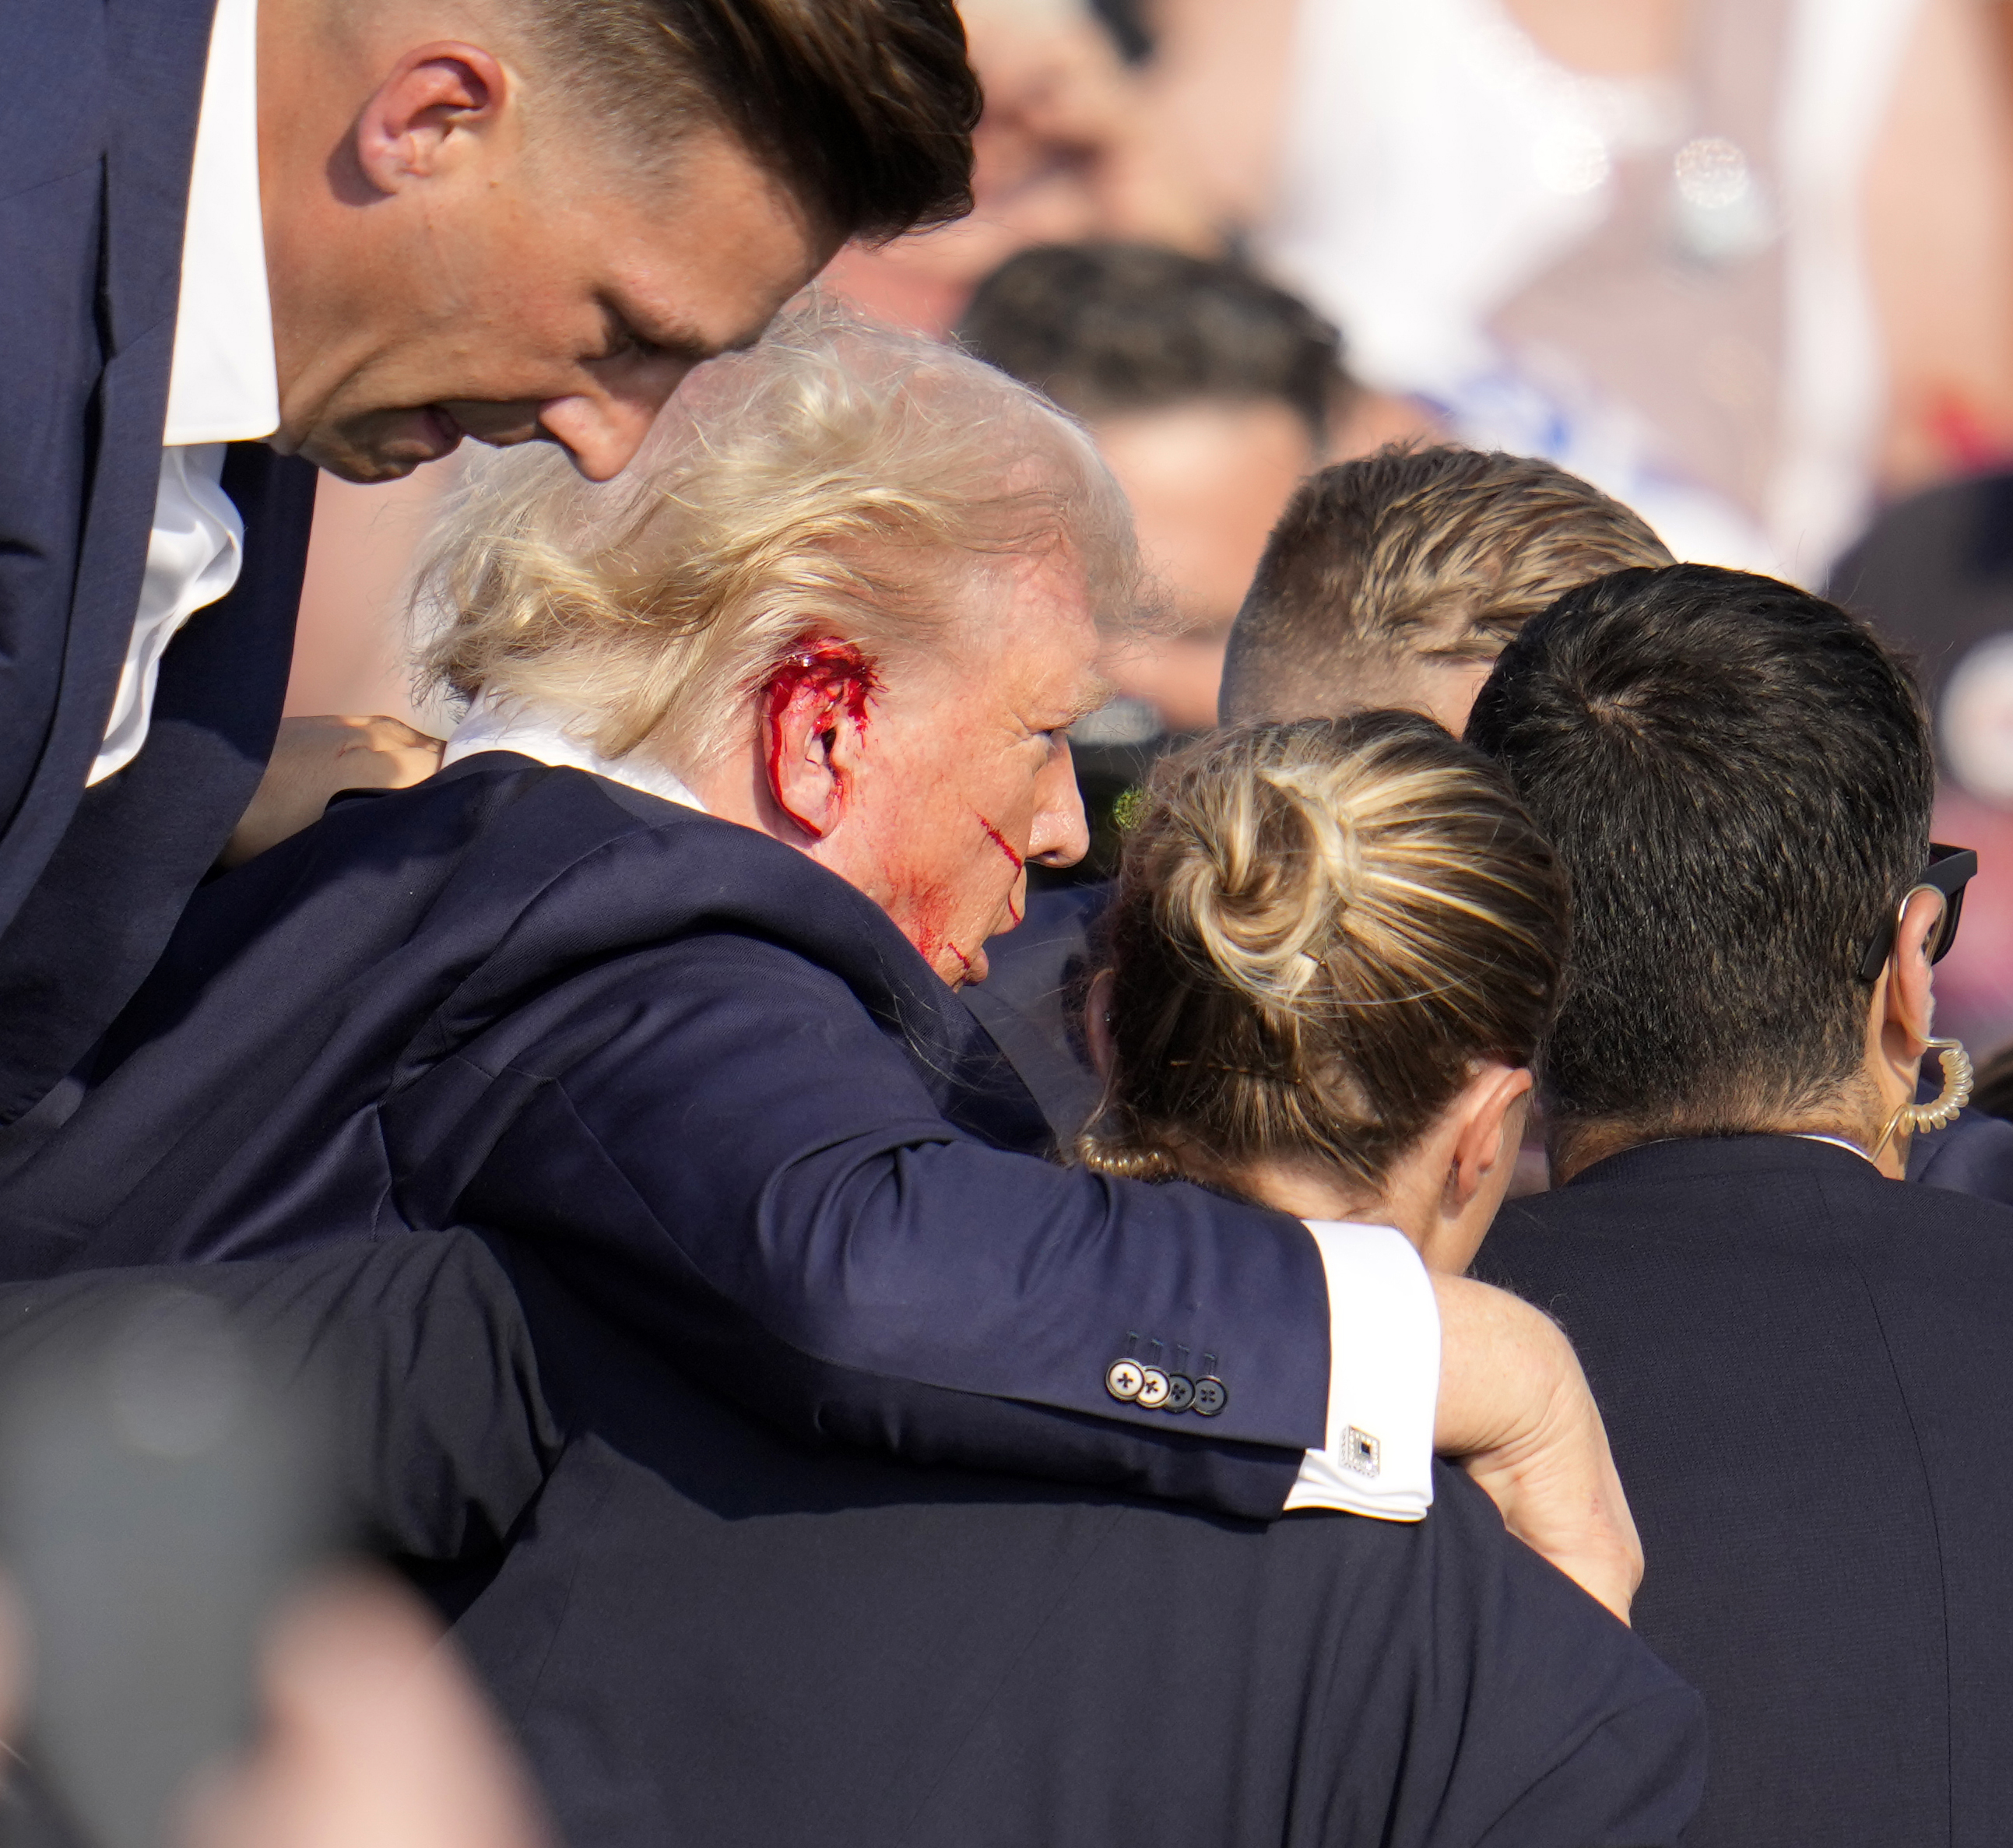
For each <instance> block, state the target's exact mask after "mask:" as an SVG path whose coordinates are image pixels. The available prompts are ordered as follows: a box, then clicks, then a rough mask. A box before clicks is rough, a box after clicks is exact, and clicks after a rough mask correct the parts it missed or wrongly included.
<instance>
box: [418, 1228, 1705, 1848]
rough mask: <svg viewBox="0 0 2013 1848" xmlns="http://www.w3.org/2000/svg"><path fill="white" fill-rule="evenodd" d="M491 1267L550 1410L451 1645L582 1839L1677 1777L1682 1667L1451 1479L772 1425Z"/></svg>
mask: <svg viewBox="0 0 2013 1848" xmlns="http://www.w3.org/2000/svg"><path fill="white" fill-rule="evenodd" d="M545 1255H547V1256H549V1255H550V1248H549V1247H548V1248H547V1251H546V1254H545ZM515 1269H516V1271H517V1278H518V1282H519V1285H520V1290H521V1292H522V1295H523V1297H524V1302H525V1303H526V1306H527V1312H528V1314H530V1316H531V1324H532V1328H533V1332H534V1336H535V1341H536V1343H537V1346H538V1351H539V1353H540V1354H541V1356H542V1357H543V1358H544V1361H545V1370H546V1379H547V1384H548V1387H549V1390H550V1391H551V1392H552V1395H553V1398H554V1402H555V1404H556V1406H557V1407H558V1408H559V1409H560V1411H561V1413H562V1415H563V1417H564V1418H565V1421H566V1422H567V1425H568V1426H569V1428H570V1429H571V1430H572V1431H573V1432H574V1434H575V1435H574V1439H573V1441H572V1442H571V1443H570V1446H569V1447H568V1449H567V1453H566V1455H565V1457H564V1458H563V1460H562V1461H561V1463H560V1466H559V1468H558V1470H557V1471H556V1474H554V1476H553V1478H552V1482H551V1483H550V1484H549V1486H548V1487H547V1489H546V1490H545V1494H544V1496H543V1497H542V1499H540V1501H539V1502H538V1504H537V1506H536V1507H535V1509H534V1510H532V1513H531V1517H530V1518H529V1519H528V1521H527V1522H526V1523H525V1525H524V1528H522V1529H521V1531H520V1534H519V1535H518V1537H517V1542H516V1544H515V1545H514V1546H513V1548H512V1549H511V1551H510V1557H509V1558H508V1559H507V1560H506V1562H505V1563H504V1565H503V1567H502V1571H501V1573H500V1574H499V1575H498V1576H497V1577H496V1578H495V1580H494V1581H493V1582H492V1583H491V1584H490V1585H489V1586H488V1589H486V1590H485V1591H484V1592H483V1593H482V1595H481V1596H480V1597H479V1598H477V1600H475V1602H474V1604H473V1605H472V1606H471V1607H470V1608H469V1610H467V1614H466V1615H465V1617H463V1621H462V1622H461V1623H460V1625H459V1627H458V1629H457V1632H456V1640H457V1641H458V1642H459V1643H460V1645H461V1646H462V1647H463V1650H465V1651H466V1652H467V1653H468V1655H469V1657H470V1659H471V1660H473V1661H474V1664H475V1665H476V1666H477V1668H478V1669H479V1670H480V1671H481V1673H482V1675H484V1678H485V1680H486V1682H487V1683H488V1686H489V1688H490V1690H491V1692H492V1694H493V1696H495V1699H496V1700H497V1701H498V1702H499V1705H500V1706H501V1707H502V1710H503V1711H504V1712H505V1714H506V1715H507V1716H508V1717H509V1718H510V1721H511V1722H512V1723H513V1725H514V1726H515V1727H516V1728H517V1732H518V1735H519V1736H520V1739H522V1741H523V1742H524V1745H525V1746H526V1749H527V1753H528V1755H529V1757H530V1759H531V1764H532V1766H533V1768H534V1769H535V1771H536V1772H537V1774H538V1778H539V1779H540V1782H542V1785H543V1786H544V1789H545V1793H546V1795H547V1797H548V1799H549V1801H550V1803H551V1804H552V1808H553V1810H554V1813H555V1814H556V1818H557V1820H558V1822H559V1825H560V1832H561V1833H562V1835H563V1836H564V1837H565V1839H567V1840H569V1841H571V1842H574V1843H579V1844H581V1848H585V1845H586V1844H588V1843H593V1844H595V1848H660V1844H663V1843H674V1842H691V1843H706V1844H707V1845H708V1848H786V1845H788V1844H794V1843H805V1844H808V1843H817V1844H818V1845H819V1848H895V1845H896V1844H898V1843H899V1844H902V1845H903V1848H1027V1845H1028V1844H1032V1843H1042V1844H1045V1845H1046V1848H1109V1845H1110V1844H1112V1843H1135V1842H1136V1843H1152V1844H1154V1845H1155V1848H1228V1844H1232V1843H1235V1844H1236V1845H1237V1848H1257V1845H1259V1844H1265V1843H1277V1844H1280V1845H1282V1848H1285V1845H1287V1844H1292V1845H1293V1848H1357V1845H1360V1848H1373V1845H1374V1848H1426V1845H1428V1844H1432V1845H1433V1848H1456V1845H1457V1844H1461V1845H1465V1844H1481V1843H1489V1844H1493V1845H1494V1848H1513V1845H1514V1848H1557V1845H1562V1844H1568V1843H1570V1844H1571V1845H1572V1848H1648V1845H1649V1844H1652V1843H1672V1842H1675V1840H1676V1839H1677V1836H1678V1832H1679V1829H1680V1828H1682V1825H1683V1824H1684V1822H1685V1821H1686V1818H1687V1817H1688V1816H1689V1814H1690V1813H1691V1810H1692V1809H1693V1807H1694V1805H1695V1804H1696V1803H1697V1793H1698V1789H1699V1787H1700V1782H1702V1778H1703V1757H1704V1737H1703V1725H1702V1721H1701V1718H1700V1710H1699V1707H1698V1704H1697V1696H1695V1695H1693V1693H1691V1691H1690V1690H1689V1689H1686V1688H1684V1687H1683V1686H1682V1685H1681V1684H1680V1683H1679V1682H1678V1680H1677V1678H1676V1677H1675V1675H1672V1674H1671V1673H1670V1671H1668V1669H1666V1668H1665V1667H1664V1666H1663V1665H1662V1664H1661V1663H1659V1662H1657V1660H1655V1658H1654V1657H1652V1656H1651V1655H1650V1652H1649V1651H1648V1650H1647V1649H1646V1648H1645V1647H1644V1646H1643V1645H1642V1644H1641V1643H1640V1642H1638V1641H1637V1640H1636V1639H1635V1638H1634V1637H1633V1636H1632V1635H1630V1634H1629V1632H1627V1631H1626V1630H1625V1628H1623V1627H1622V1626H1621V1625H1620V1624H1618V1623H1617V1622H1616V1621H1614V1619H1613V1618H1612V1617H1610V1616H1609V1615H1608V1614H1607V1612H1606V1611H1605V1610H1602V1609H1601V1608H1600V1607H1599V1606H1598V1605H1596V1604H1595V1603H1593V1600H1590V1599H1589V1598H1587V1597H1586V1596H1584V1595H1583V1594H1582V1592H1580V1591H1579V1589H1577V1588H1576V1587H1575V1586H1574V1585H1571V1584H1570V1583H1569V1582H1568V1581H1566V1580H1565V1579H1564V1578H1561V1576H1560V1575H1559V1574H1557V1572H1555V1571H1554V1570H1553V1569H1552V1568H1551V1567H1550V1566H1548V1565H1546V1564H1545V1563H1544V1562H1543V1560H1539V1559H1538V1558H1537V1557H1536V1556H1535V1555H1534V1554H1532V1553H1530V1552H1529V1551H1528V1550H1525V1548H1524V1547H1523V1546H1521V1544H1519V1543H1518V1542H1516V1541H1514V1540H1512V1539H1510V1538H1509V1537H1508V1535H1506V1534H1505V1533H1504V1532H1503V1525H1502V1521H1501V1520H1500V1517H1498V1515H1497V1514H1496V1511H1495V1510H1494V1508H1493V1507H1492V1506H1491V1504H1490V1503H1489V1501H1488V1500H1487V1499H1486V1498H1485V1497H1484V1496H1482V1494H1481V1492H1479V1491H1478V1489H1475V1486H1474V1485H1473V1484H1472V1483H1471V1482H1468V1480H1467V1478H1465V1477H1464V1476H1462V1475H1461V1474H1459V1473H1458V1472H1456V1471H1441V1472H1439V1476H1438V1479H1437V1489H1438V1496H1437V1499H1436V1503H1435V1506H1434V1509H1433V1513H1432V1518H1431V1519H1430V1520H1428V1521H1425V1522H1423V1523H1418V1524H1413V1525H1401V1524H1396V1523H1392V1522H1388V1521H1365V1520H1360V1519H1358V1518H1357V1517H1353V1516H1350V1515H1343V1514H1293V1515H1289V1516H1287V1517H1285V1519H1283V1520H1281V1521H1274V1522H1271V1523H1270V1524H1269V1525H1257V1524H1255V1523H1251V1522H1247V1521H1237V1520H1232V1519H1227V1518H1223V1517H1214V1516H1209V1515H1204V1514H1198V1513H1195V1512H1191V1511H1188V1510H1178V1509H1175V1508H1172V1507H1168V1506H1167V1505H1166V1504H1164V1503H1146V1502H1141V1501H1138V1500H1134V1499H1130V1498H1128V1497H1124V1496H1115V1495H1109V1494H1106V1495H1095V1494H1086V1493H1085V1492H1071V1491H1069V1490H1067V1489H1050V1488H1047V1487H1045V1486H1043V1485H1038V1484H1035V1483H1030V1482H1024V1481H1020V1482H1017V1481H1014V1480H1011V1479H1010V1478H1003V1477H999V1476H988V1475H979V1474H971V1473H968V1472H967V1471H961V1470H951V1469H938V1470H928V1471H924V1470H914V1469H906V1468H903V1467H902V1466H900V1465H899V1464H896V1463H893V1462H891V1461H887V1460H883V1459H881V1458H878V1457H872V1456H871V1455H868V1454H866V1453H860V1452H857V1451H848V1450H840V1451H833V1452H830V1453H825V1454H823V1455H813V1454H807V1453H806V1452H805V1451H804V1450H803V1449H802V1448H801V1447H799V1446H796V1445H795V1444H793V1443H792V1442H789V1441H788V1439H783V1438H781V1437H778V1436H777V1435H774V1434H773V1433H772V1432H769V1431H767V1430H765V1429H763V1428H760V1427H758V1426H756V1424H753V1423H751V1422H750V1421H749V1420H747V1419H745V1418H744V1417H740V1416H739V1415H738V1414H736V1413H735V1412H734V1411H733V1410H731V1409H730V1408H728V1407H726V1406H725V1405H724V1403H721V1402H720V1401H719V1400H718V1399H714V1398H712V1397H710V1396H707V1395H705V1394H703V1393H701V1392H696V1391H695V1390H693V1389H692V1387H691V1386H690V1385H687V1384H686V1383H685V1382H684V1381H682V1380H681V1379H680V1378H678V1375H677V1374H675V1373H674V1372H672V1371H670V1370H669V1369H667V1367H664V1366H663V1364H662V1362H661V1360H660V1357H658V1356H657V1355H656V1354H655V1353H651V1352H647V1351H645V1350H644V1349H642V1347H641V1346H639V1345H638V1343H636V1342H633V1341H631V1340H628V1339H624V1337H622V1336H620V1335H614V1334H611V1332H610V1328H609V1326H608V1324H607V1321H606V1317H605V1316H603V1315H601V1314H594V1313H591V1312H588V1311H585V1310H583V1309H582V1307H581V1306H580V1305H579V1304H578V1303H577V1302H574V1301H572V1300H571V1299H570V1292H565V1291H562V1290H557V1289H555V1288H554V1287H552V1283H551V1280H550V1278H549V1272H547V1271H546V1270H545V1266H544V1264H542V1262H541V1260H539V1258H538V1257H537V1256H531V1255H524V1256H521V1258H520V1261H518V1262H517V1264H515Z"/></svg>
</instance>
